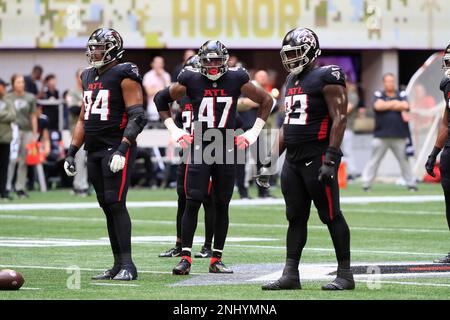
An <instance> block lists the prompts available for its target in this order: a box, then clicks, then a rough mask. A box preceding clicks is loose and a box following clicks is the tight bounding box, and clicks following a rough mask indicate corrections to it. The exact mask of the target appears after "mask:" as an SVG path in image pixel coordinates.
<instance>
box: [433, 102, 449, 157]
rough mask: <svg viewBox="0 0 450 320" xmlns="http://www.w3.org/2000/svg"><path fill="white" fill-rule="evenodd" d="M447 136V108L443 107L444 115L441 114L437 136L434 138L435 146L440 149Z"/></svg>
mask: <svg viewBox="0 0 450 320" xmlns="http://www.w3.org/2000/svg"><path fill="white" fill-rule="evenodd" d="M447 138H448V108H445V112H444V115H443V116H442V121H441V124H440V126H439V132H438V136H437V138H436V143H435V144H434V146H435V147H437V148H439V149H442V148H443V147H444V145H445V141H447Z"/></svg>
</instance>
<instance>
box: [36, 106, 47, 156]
mask: <svg viewBox="0 0 450 320" xmlns="http://www.w3.org/2000/svg"><path fill="white" fill-rule="evenodd" d="M36 115H37V117H38V138H37V141H39V142H40V143H41V144H42V152H43V153H44V156H45V158H47V156H48V155H49V154H50V135H49V131H48V126H49V120H48V117H47V116H46V115H45V114H43V113H42V106H37V107H36Z"/></svg>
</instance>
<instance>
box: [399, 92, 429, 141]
mask: <svg viewBox="0 0 450 320" xmlns="http://www.w3.org/2000/svg"><path fill="white" fill-rule="evenodd" d="M410 105H411V110H413V111H415V112H414V113H411V114H409V117H405V115H404V118H405V119H404V120H408V119H409V121H410V122H411V123H412V125H413V128H414V142H415V143H417V142H418V141H419V137H420V134H421V133H422V132H428V130H429V128H430V126H431V124H432V122H433V119H434V116H433V113H432V112H429V110H430V109H433V108H435V107H436V100H435V99H434V97H433V96H431V95H429V94H428V93H427V91H426V89H425V86H424V85H423V84H421V83H418V84H417V85H416V86H415V87H414V90H413V94H412V97H411V99H410Z"/></svg>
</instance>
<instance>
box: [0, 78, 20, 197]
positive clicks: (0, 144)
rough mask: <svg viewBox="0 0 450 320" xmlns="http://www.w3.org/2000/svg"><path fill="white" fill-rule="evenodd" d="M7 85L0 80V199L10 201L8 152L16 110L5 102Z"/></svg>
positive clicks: (8, 101) (7, 101)
mask: <svg viewBox="0 0 450 320" xmlns="http://www.w3.org/2000/svg"><path fill="white" fill-rule="evenodd" d="M6 86H7V84H6V83H5V82H4V81H3V80H2V79H0V198H1V199H2V200H11V198H10V196H9V194H8V192H7V191H6V181H7V177H8V164H9V151H10V143H11V140H12V129H11V123H12V122H14V121H15V120H16V110H15V109H14V105H13V104H12V102H11V101H10V100H6V99H4V98H5V95H6Z"/></svg>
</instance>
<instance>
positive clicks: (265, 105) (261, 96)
mask: <svg viewBox="0 0 450 320" xmlns="http://www.w3.org/2000/svg"><path fill="white" fill-rule="evenodd" d="M241 92H242V93H243V94H244V95H245V96H246V97H247V98H249V99H250V100H252V101H253V102H255V103H257V104H258V105H259V108H258V113H257V116H258V118H261V119H263V120H264V121H266V120H267V118H268V117H269V115H270V111H271V110H272V104H273V99H272V97H271V96H270V95H269V94H268V93H267V92H265V91H264V90H263V89H261V88H258V87H257V86H255V85H254V84H253V83H251V82H247V83H246V84H244V85H243V86H242V87H241Z"/></svg>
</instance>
